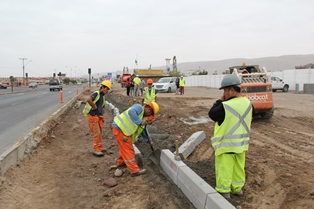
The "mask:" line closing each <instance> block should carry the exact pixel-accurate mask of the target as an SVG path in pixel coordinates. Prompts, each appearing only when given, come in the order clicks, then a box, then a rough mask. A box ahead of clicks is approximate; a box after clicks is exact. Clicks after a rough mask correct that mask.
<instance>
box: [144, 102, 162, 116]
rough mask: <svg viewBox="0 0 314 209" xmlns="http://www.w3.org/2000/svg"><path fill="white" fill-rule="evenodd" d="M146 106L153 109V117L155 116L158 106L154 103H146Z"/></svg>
mask: <svg viewBox="0 0 314 209" xmlns="http://www.w3.org/2000/svg"><path fill="white" fill-rule="evenodd" d="M147 105H148V106H150V107H151V108H152V109H153V111H154V115H156V114H157V113H158V111H159V105H158V104H157V103H156V102H148V103H147Z"/></svg>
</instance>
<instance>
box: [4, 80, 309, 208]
mask: <svg viewBox="0 0 314 209" xmlns="http://www.w3.org/2000/svg"><path fill="white" fill-rule="evenodd" d="M114 90H115V91H114V92H113V93H112V94H110V95H109V96H108V99H109V101H111V102H112V103H113V104H114V105H116V106H117V107H118V108H119V109H120V112H122V111H124V110H125V109H127V108H128V107H130V106H131V105H133V104H135V103H141V99H140V98H139V97H127V96H126V92H125V91H126V90H125V89H122V88H121V87H120V86H119V85H118V84H114ZM90 94H91V91H85V92H84V93H82V94H81V95H80V96H79V100H81V101H85V100H86V98H87V97H88V96H89V95H90ZM221 94H222V91H219V90H217V89H210V88H204V87H186V90H185V95H182V96H181V95H175V94H174V93H159V95H158V103H159V104H160V112H159V113H158V115H157V116H156V118H155V122H154V123H153V124H152V125H151V126H150V128H149V130H150V133H151V135H152V137H153V138H154V140H155V141H156V142H157V144H158V146H159V147H161V148H164V149H170V150H171V151H174V150H175V140H178V141H179V143H180V144H182V143H183V142H184V141H185V140H186V139H188V138H189V137H190V136H191V135H192V134H193V133H195V132H197V131H204V132H205V134H206V139H205V140H204V141H203V142H202V143H201V144H200V145H199V146H198V147H197V148H196V149H195V151H194V152H193V153H192V154H191V155H190V156H189V157H188V159H186V160H184V162H185V163H186V164H187V165H188V166H189V167H190V168H191V169H193V170H194V171H195V172H196V173H197V174H198V175H199V176H200V177H202V178H203V179H204V180H205V181H206V182H208V183H209V184H210V185H211V186H212V187H215V173H214V155H213V150H212V147H211V143H210V137H211V136H212V134H213V127H214V123H213V122H212V121H211V120H209V118H208V110H209V108H210V107H211V105H212V104H213V102H214V101H215V100H216V99H218V98H220V95H221ZM273 97H274V102H275V113H274V116H273V117H272V119H270V120H263V119H260V118H254V120H253V123H252V134H251V142H250V147H249V151H248V152H247V161H246V174H247V182H246V184H245V187H244V189H243V191H244V195H243V196H241V197H237V196H232V197H231V200H230V203H231V204H233V205H234V206H235V207H237V208H242V209H254V208H260V209H269V208H274V209H277V208H278V209H279V208H280V209H281V208H289V209H290V208H291V209H297V208H314V169H313V163H314V128H313V127H314V108H313V103H314V95H306V94H294V92H288V93H282V92H276V93H274V94H273ZM83 106H84V104H82V105H80V106H73V107H71V108H70V110H69V111H68V112H67V113H66V114H64V115H63V116H62V117H60V119H59V120H58V121H56V123H57V125H56V126H55V127H54V128H53V129H52V130H51V132H50V133H49V136H48V137H46V138H44V139H43V140H42V141H41V143H40V144H39V146H38V148H37V149H36V150H34V151H33V153H32V155H30V156H29V157H27V158H25V159H24V160H23V161H22V162H20V163H19V164H18V165H17V166H16V167H14V168H11V169H9V170H8V171H7V172H6V173H5V174H4V175H3V176H2V177H0V208H7V209H20V208H32V209H42V208H45V209H55V208H68V209H72V208H73V209H74V208H75V209H78V208H93V209H100V208H115V209H124V208H128V209H130V208H143V209H151V208H153V209H159V208H161V209H176V208H180V209H190V208H194V206H193V205H192V204H191V203H190V202H189V200H188V199H187V198H186V197H185V196H184V194H183V193H182V192H181V190H180V189H178V188H177V186H176V185H174V184H173V183H172V182H171V180H169V178H168V177H167V175H165V174H164V173H163V172H162V171H161V169H160V167H158V166H156V165H155V164H154V163H153V162H152V161H151V160H150V158H149V154H150V152H151V151H150V147H149V145H148V144H146V143H144V142H143V141H142V140H141V139H139V141H138V142H136V146H137V147H138V148H139V149H140V150H141V152H142V154H143V161H144V167H145V168H147V169H148V173H147V174H146V175H143V176H138V177H131V176H130V174H129V173H128V171H127V170H126V169H124V174H123V175H122V177H114V172H115V169H110V166H112V165H115V162H116V158H117V152H118V147H117V144H116V142H115V139H114V137H113V135H112V133H111V130H110V124H111V122H112V121H113V115H112V113H111V112H110V111H106V113H105V126H104V129H103V130H104V134H103V144H104V147H105V148H106V151H105V156H104V157H96V156H94V155H93V154H92V149H91V148H92V136H91V134H90V131H89V129H88V126H87V120H86V119H85V118H84V116H83V114H82V110H83ZM111 177H113V178H115V180H116V181H117V183H118V185H117V186H115V187H108V186H106V185H104V184H103V182H104V181H105V180H106V179H108V178H111Z"/></svg>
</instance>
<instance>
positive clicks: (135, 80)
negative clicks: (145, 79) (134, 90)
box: [134, 77, 141, 86]
mask: <svg viewBox="0 0 314 209" xmlns="http://www.w3.org/2000/svg"><path fill="white" fill-rule="evenodd" d="M140 83H141V79H140V78H139V77H135V78H134V84H136V85H137V86H139V85H140Z"/></svg>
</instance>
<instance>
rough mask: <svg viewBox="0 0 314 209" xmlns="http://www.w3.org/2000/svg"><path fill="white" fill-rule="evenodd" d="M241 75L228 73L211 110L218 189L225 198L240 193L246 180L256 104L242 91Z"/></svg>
mask: <svg viewBox="0 0 314 209" xmlns="http://www.w3.org/2000/svg"><path fill="white" fill-rule="evenodd" d="M240 84H241V82H240V79H239V78H238V77H237V76H236V75H234V74H230V75H226V76H224V78H223V79H222V81H221V87H220V88H219V89H223V90H224V92H223V95H222V96H221V98H220V99H218V100H217V101H216V102H215V103H214V104H213V106H212V107H211V109H210V110H209V112H208V116H209V117H210V118H211V119H212V120H213V121H215V122H216V123H215V129H214V136H213V137H212V138H211V143H212V146H213V148H214V150H215V173H216V188H215V189H216V191H217V192H219V193H221V194H222V196H224V197H225V198H230V193H232V194H235V195H241V194H243V192H242V187H243V186H244V183H245V171H244V166H245V153H246V151H248V147H249V142H250V132H251V121H252V115H253V112H254V110H253V106H252V104H251V102H250V101H249V100H248V99H247V98H246V97H242V96H241V95H240Z"/></svg>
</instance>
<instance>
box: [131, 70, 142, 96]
mask: <svg viewBox="0 0 314 209" xmlns="http://www.w3.org/2000/svg"><path fill="white" fill-rule="evenodd" d="M133 81H134V96H141V91H140V85H141V79H140V78H139V77H138V75H136V77H135V78H134V80H133Z"/></svg>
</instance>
